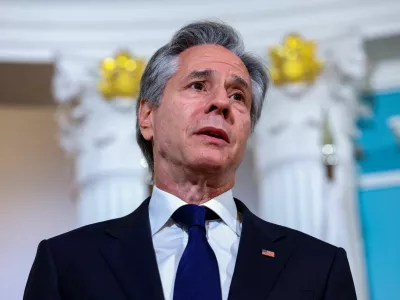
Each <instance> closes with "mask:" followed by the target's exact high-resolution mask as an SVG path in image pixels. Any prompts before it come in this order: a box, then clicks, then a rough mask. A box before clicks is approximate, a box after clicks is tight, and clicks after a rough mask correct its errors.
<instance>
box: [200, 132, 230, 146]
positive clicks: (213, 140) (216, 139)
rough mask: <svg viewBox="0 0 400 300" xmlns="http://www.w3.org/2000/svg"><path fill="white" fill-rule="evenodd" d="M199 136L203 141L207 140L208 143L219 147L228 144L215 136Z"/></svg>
mask: <svg viewBox="0 0 400 300" xmlns="http://www.w3.org/2000/svg"><path fill="white" fill-rule="evenodd" d="M197 136H199V137H201V138H202V139H204V140H206V141H208V142H211V143H213V144H218V145H226V144H228V143H227V142H226V141H225V140H223V139H219V138H216V137H213V136H209V135H206V134H198V135H197Z"/></svg>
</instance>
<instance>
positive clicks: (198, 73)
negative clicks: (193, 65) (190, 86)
mask: <svg viewBox="0 0 400 300" xmlns="http://www.w3.org/2000/svg"><path fill="white" fill-rule="evenodd" d="M214 74H215V70H212V69H205V70H195V71H193V72H191V73H190V74H189V76H188V77H187V78H188V79H189V80H192V79H196V78H209V77H212V76H213V75H214Z"/></svg>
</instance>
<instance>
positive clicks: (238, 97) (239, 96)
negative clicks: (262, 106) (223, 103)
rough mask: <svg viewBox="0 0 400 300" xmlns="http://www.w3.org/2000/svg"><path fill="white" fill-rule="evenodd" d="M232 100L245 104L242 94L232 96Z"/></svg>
mask: <svg viewBox="0 0 400 300" xmlns="http://www.w3.org/2000/svg"><path fill="white" fill-rule="evenodd" d="M231 99H233V100H236V101H242V102H244V100H245V99H244V95H243V94H241V93H235V94H233V95H232V96H231Z"/></svg>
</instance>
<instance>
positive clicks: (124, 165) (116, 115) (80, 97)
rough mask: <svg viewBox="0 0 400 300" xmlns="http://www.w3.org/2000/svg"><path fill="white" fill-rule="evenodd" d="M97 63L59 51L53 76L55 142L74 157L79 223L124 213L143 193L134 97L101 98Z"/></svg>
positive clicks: (115, 216)
mask: <svg viewBox="0 0 400 300" xmlns="http://www.w3.org/2000/svg"><path fill="white" fill-rule="evenodd" d="M98 63H99V62H98V61H97V60H94V59H93V61H90V60H88V59H87V58H86V60H85V59H82V58H80V59H79V58H77V57H71V56H67V55H65V56H64V57H63V55H61V56H60V57H59V59H58V60H57V61H56V64H55V75H54V82H53V83H54V84H53V92H54V95H55V99H56V101H57V102H58V104H59V108H58V113H57V120H58V122H59V125H60V143H61V146H62V148H63V149H64V150H65V151H66V152H67V153H68V154H69V155H70V156H71V157H72V158H73V159H74V162H75V178H76V183H77V186H78V201H79V204H78V214H79V221H80V224H81V225H85V224H89V223H94V222H99V221H103V220H108V219H112V218H117V217H121V216H124V215H127V214H129V213H131V212H132V211H133V210H134V209H135V208H137V207H138V206H139V205H140V203H142V201H143V200H144V199H145V197H146V195H147V185H146V183H145V179H146V175H147V169H145V168H144V167H143V166H142V163H141V162H142V154H141V151H140V149H139V146H138V145H137V142H136V133H135V126H136V112H135V104H136V102H135V99H133V98H117V99H112V100H109V101H107V100H105V99H104V98H103V96H102V95H101V94H100V93H98V91H97V89H96V85H97V80H98V78H99V76H98V74H97V65H98Z"/></svg>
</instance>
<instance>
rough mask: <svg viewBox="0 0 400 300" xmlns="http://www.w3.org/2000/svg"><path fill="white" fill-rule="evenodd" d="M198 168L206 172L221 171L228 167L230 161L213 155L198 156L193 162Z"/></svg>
mask: <svg viewBox="0 0 400 300" xmlns="http://www.w3.org/2000/svg"><path fill="white" fill-rule="evenodd" d="M192 165H193V166H195V168H196V169H198V170H202V171H205V172H207V171H208V172H210V171H212V172H213V173H214V172H219V171H222V170H225V169H226V168H227V165H228V162H227V161H226V160H225V159H221V158H216V157H212V156H200V157H196V158H195V159H194V160H193V163H192Z"/></svg>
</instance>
